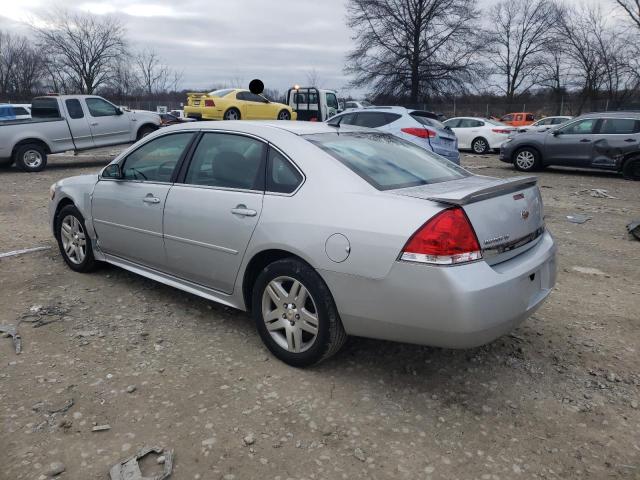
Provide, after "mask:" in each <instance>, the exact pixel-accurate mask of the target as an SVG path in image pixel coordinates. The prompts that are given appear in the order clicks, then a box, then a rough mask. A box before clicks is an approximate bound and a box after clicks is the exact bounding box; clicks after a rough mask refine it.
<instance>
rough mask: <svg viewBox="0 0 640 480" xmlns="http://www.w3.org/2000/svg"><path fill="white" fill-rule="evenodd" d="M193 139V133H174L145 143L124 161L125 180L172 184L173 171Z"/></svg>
mask: <svg viewBox="0 0 640 480" xmlns="http://www.w3.org/2000/svg"><path fill="white" fill-rule="evenodd" d="M192 137H193V133H192V132H185V133H174V134H171V135H164V136H162V137H158V138H155V139H153V140H151V141H149V142H147V143H145V144H144V145H142V146H141V147H140V148H138V149H137V150H135V151H133V152H132V153H130V154H129V156H128V157H127V158H126V160H125V161H124V164H123V166H122V175H123V178H124V179H125V180H141V181H145V182H170V181H171V177H172V175H173V171H174V170H175V167H176V165H177V164H178V161H179V160H180V157H181V156H182V153H183V152H184V150H185V148H186V147H187V145H188V144H189V141H190V140H191V138H192Z"/></svg>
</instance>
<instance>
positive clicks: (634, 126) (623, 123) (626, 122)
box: [600, 118, 640, 135]
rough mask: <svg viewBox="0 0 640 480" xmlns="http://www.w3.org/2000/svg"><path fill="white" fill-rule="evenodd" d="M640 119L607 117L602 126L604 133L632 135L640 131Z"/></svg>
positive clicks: (602, 132)
mask: <svg viewBox="0 0 640 480" xmlns="http://www.w3.org/2000/svg"><path fill="white" fill-rule="evenodd" d="M639 127H640V121H638V120H633V119H630V118H605V119H603V120H602V124H601V126H600V134H602V135H630V134H633V133H638V132H639V131H640V128H639Z"/></svg>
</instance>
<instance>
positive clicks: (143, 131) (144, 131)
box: [136, 125, 156, 140]
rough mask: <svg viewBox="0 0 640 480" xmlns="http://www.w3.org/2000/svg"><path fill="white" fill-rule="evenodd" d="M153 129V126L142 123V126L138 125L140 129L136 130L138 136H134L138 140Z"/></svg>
mask: <svg viewBox="0 0 640 480" xmlns="http://www.w3.org/2000/svg"><path fill="white" fill-rule="evenodd" d="M155 131H156V129H155V128H153V127H152V126H150V125H143V126H142V127H140V130H138V136H137V137H136V140H140V139H141V138H144V137H146V136H147V135H149V134H151V133H153V132H155Z"/></svg>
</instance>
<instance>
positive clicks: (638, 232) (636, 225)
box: [627, 220, 640, 240]
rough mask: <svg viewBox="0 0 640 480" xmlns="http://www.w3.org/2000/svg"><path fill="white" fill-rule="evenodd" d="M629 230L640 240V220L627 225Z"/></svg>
mask: <svg viewBox="0 0 640 480" xmlns="http://www.w3.org/2000/svg"><path fill="white" fill-rule="evenodd" d="M627 232H629V233H630V234H631V235H633V236H634V237H636V240H640V220H636V221H633V222H631V223H630V224H628V225H627Z"/></svg>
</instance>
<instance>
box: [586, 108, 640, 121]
mask: <svg viewBox="0 0 640 480" xmlns="http://www.w3.org/2000/svg"><path fill="white" fill-rule="evenodd" d="M603 117H620V118H629V117H631V118H634V119H640V112H638V111H630V110H626V111H619V112H591V113H583V114H582V115H580V118H603ZM575 118H577V117H575Z"/></svg>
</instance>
